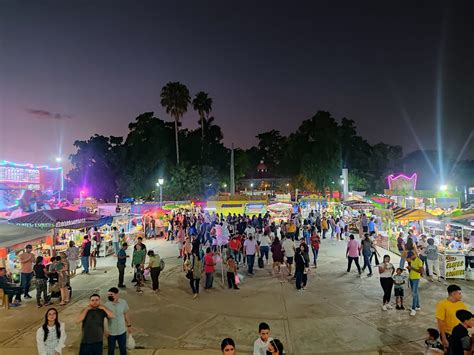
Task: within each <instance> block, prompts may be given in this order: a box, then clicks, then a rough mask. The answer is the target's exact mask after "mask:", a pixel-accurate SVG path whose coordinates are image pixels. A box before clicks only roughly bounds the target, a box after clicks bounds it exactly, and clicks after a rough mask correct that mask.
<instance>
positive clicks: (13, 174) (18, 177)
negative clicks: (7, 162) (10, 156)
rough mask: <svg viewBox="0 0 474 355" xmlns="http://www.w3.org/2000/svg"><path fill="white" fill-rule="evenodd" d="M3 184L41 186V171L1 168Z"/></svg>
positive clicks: (12, 167)
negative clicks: (16, 183)
mask: <svg viewBox="0 0 474 355" xmlns="http://www.w3.org/2000/svg"><path fill="white" fill-rule="evenodd" d="M2 182H13V183H15V182H18V183H28V184H39V183H40V171H39V169H27V168H17V167H14V166H0V183H2Z"/></svg>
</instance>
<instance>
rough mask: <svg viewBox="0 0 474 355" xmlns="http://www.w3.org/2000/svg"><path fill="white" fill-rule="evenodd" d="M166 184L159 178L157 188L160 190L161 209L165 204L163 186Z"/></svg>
mask: <svg viewBox="0 0 474 355" xmlns="http://www.w3.org/2000/svg"><path fill="white" fill-rule="evenodd" d="M164 183H165V180H164V179H163V178H159V179H158V182H157V183H156V186H158V187H159V188H160V207H161V205H162V204H163V184H164Z"/></svg>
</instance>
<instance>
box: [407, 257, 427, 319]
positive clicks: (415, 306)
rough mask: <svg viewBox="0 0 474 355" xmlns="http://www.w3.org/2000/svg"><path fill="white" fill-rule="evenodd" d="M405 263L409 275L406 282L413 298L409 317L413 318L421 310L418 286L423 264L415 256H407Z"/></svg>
mask: <svg viewBox="0 0 474 355" xmlns="http://www.w3.org/2000/svg"><path fill="white" fill-rule="evenodd" d="M407 262H408V266H407V269H408V270H410V273H409V275H408V282H409V284H410V288H411V293H412V297H413V301H412V305H411V312H410V316H415V315H416V311H419V310H421V308H420V296H419V293H418V286H419V284H420V279H421V275H422V274H423V262H422V261H421V260H420V258H419V257H418V256H417V255H416V254H413V255H411V256H407Z"/></svg>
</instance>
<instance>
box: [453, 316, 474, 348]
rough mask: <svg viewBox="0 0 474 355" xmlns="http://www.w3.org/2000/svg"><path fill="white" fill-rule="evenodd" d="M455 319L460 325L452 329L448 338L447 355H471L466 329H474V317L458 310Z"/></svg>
mask: <svg viewBox="0 0 474 355" xmlns="http://www.w3.org/2000/svg"><path fill="white" fill-rule="evenodd" d="M456 317H457V319H459V321H460V323H459V324H458V325H457V326H455V327H454V328H453V332H452V334H451V336H450V338H449V349H448V354H450V355H451V354H452V355H456V354H471V350H472V340H471V338H470V337H469V331H468V329H469V328H472V327H474V315H473V314H472V313H471V312H469V311H466V310H465V309H460V310H459V311H457V312H456Z"/></svg>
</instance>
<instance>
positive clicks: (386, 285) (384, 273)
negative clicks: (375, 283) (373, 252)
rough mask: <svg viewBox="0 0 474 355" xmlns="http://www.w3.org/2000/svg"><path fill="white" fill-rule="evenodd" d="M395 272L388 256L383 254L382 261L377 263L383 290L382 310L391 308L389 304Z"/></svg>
mask: <svg viewBox="0 0 474 355" xmlns="http://www.w3.org/2000/svg"><path fill="white" fill-rule="evenodd" d="M394 272H395V267H394V266H393V264H392V263H391V262H390V256H389V255H384V257H383V263H382V264H379V273H380V285H381V286H382V290H383V299H382V310H383V311H387V310H389V309H392V308H393V307H392V305H391V304H390V296H391V295H392V288H393V278H392V277H393V274H394Z"/></svg>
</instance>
